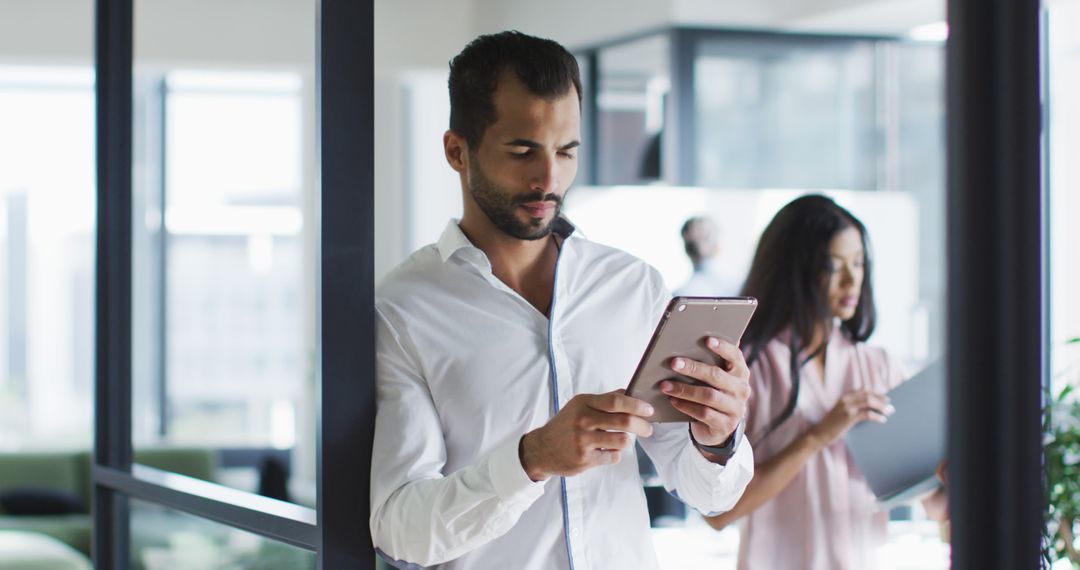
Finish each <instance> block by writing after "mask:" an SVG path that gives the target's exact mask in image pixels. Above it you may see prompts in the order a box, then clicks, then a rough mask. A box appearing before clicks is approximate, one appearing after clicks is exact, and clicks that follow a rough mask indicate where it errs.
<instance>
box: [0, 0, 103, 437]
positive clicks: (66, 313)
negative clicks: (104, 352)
mask: <svg viewBox="0 0 1080 570" xmlns="http://www.w3.org/2000/svg"><path fill="white" fill-rule="evenodd" d="M3 12H4V9H3V7H0V18H3V17H4V16H3ZM0 125H2V126H0V451H3V450H24V449H27V448H44V447H65V448H88V447H89V445H90V442H91V439H90V438H91V433H92V431H91V429H90V428H91V412H92V405H91V394H92V393H93V374H94V358H93V347H94V342H93V338H94V337H93V327H94V325H93V318H94V313H93V303H92V299H93V291H94V233H93V230H94V196H95V195H94V93H93V72H92V71H91V69H90V67H89V64H88V62H87V63H86V64H84V65H80V66H72V65H0Z"/></svg>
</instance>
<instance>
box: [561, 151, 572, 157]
mask: <svg viewBox="0 0 1080 570" xmlns="http://www.w3.org/2000/svg"><path fill="white" fill-rule="evenodd" d="M559 156H561V157H563V158H575V155H574V153H572V152H570V151H568V150H563V151H559Z"/></svg>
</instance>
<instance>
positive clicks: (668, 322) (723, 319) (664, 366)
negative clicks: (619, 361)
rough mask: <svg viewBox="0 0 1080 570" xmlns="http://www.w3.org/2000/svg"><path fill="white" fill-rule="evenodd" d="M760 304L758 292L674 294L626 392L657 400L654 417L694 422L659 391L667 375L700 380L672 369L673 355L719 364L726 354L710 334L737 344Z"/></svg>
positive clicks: (652, 419)
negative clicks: (710, 342) (747, 294)
mask: <svg viewBox="0 0 1080 570" xmlns="http://www.w3.org/2000/svg"><path fill="white" fill-rule="evenodd" d="M755 309H757V299H754V298H753V297H675V298H674V299H672V300H671V302H670V303H668V306H667V309H665V310H664V315H663V316H662V317H660V323H659V324H657V325H656V331H654V332H653V336H652V340H650V341H649V346H648V348H646V349H645V353H644V354H643V355H642V357H641V361H640V362H638V366H637V370H636V371H634V375H633V376H632V377H631V378H630V384H629V385H628V386H627V387H626V395H627V396H633V397H635V398H639V399H641V400H645V401H646V402H648V403H650V404H652V407H653V410H655V411H654V413H653V416H652V417H651V418H649V421H651V422H687V421H693V418H691V417H690V416H687V415H686V414H684V413H682V412H680V411H679V410H676V409H675V407H674V406H672V405H671V401H670V400H669V398H670V396H668V395H667V394H664V393H663V392H661V391H660V382H661V381H663V380H677V381H682V382H687V383H690V384H694V383H700V382H698V381H697V380H694V379H693V378H690V377H689V376H682V375H680V374H679V373H677V372H675V371H674V370H672V369H671V360H672V359H673V358H676V357H680V356H681V357H684V358H689V359H691V360H697V361H700V362H706V363H713V364H720V363H721V360H722V359H721V358H720V357H719V356H717V355H716V353H714V352H713V351H712V350H710V349H709V347H707V346H705V339H706V338H707V337H710V336H711V337H716V338H718V339H720V340H724V341H727V342H730V343H731V344H735V345H737V344H738V343H739V339H740V338H742V334H743V331H745V330H746V325H747V324H748V323H749V322H750V316H751V315H753V314H754V310H755Z"/></svg>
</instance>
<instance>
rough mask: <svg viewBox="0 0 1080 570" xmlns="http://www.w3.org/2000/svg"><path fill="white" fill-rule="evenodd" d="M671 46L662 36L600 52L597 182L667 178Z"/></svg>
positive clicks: (612, 182)
mask: <svg viewBox="0 0 1080 570" xmlns="http://www.w3.org/2000/svg"><path fill="white" fill-rule="evenodd" d="M669 43H670V42H669V40H668V37H667V36H666V35H657V36H652V37H649V38H646V39H643V40H638V41H634V42H629V43H626V44H621V45H618V46H616V47H612V48H607V49H603V50H601V51H600V52H599V54H598V58H597V59H598V67H599V69H598V75H599V85H597V86H595V88H596V107H597V117H596V120H597V129H598V132H597V136H598V137H599V141H600V144H599V145H598V148H597V152H598V155H599V156H597V157H596V161H595V163H594V164H593V168H595V169H596V175H597V183H599V184H639V183H643V182H650V181H655V180H663V179H665V172H664V169H663V166H662V164H661V163H662V158H663V155H662V152H661V150H662V149H661V142H662V138H663V129H664V123H665V119H666V117H665V115H666V113H667V105H666V101H667V95H668V93H669V92H670V91H671V74H670V71H669V69H668V67H669V63H668V58H669ZM590 87H592V86H590Z"/></svg>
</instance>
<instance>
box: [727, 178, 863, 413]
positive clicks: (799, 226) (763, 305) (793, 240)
mask: <svg viewBox="0 0 1080 570" xmlns="http://www.w3.org/2000/svg"><path fill="white" fill-rule="evenodd" d="M851 227H854V228H856V229H857V230H859V235H860V236H861V237H862V245H863V251H864V254H865V257H864V264H863V281H862V289H861V290H860V292H859V293H860V294H859V304H858V306H857V307H856V308H855V314H854V316H852V317H851V318H850V319H848V320H846V321H844V322H843V324H842V325H841V329H842V330H843V331H844V333H845V334H847V335H848V336H849V337H850V338H851V339H853V340H855V341H865V340H866V339H867V338H869V337H870V334H871V333H873V332H874V325H875V321H876V311H875V309H874V291H873V288H872V287H871V285H870V283H871V279H870V275H871V273H870V272H871V268H872V265H871V263H870V247H869V240H868V238H867V235H866V227H865V226H863V224H862V222H860V221H859V220H858V218H856V217H855V216H853V215H852V214H851V212H848V211H847V210H845V209H844V208H841V207H840V206H839V205H837V203H836V202H834V201H832V199H830V198H827V197H825V196H821V195H817V194H812V195H807V196H802V197H800V198H797V199H795V200H793V201H791V202H790V203H788V204H787V205H786V206H784V207H783V208H782V209H781V210H780V211H779V212H777V214H776V216H775V217H774V218H773V219H772V221H771V222H769V225H768V226H767V227H766V228H765V231H764V232H763V233H762V234H761V240H760V241H759V242H758V246H757V251H756V252H755V253H754V261H753V263H752V264H751V265H750V273H749V275H748V276H747V277H746V283H745V284H744V285H743V290H742V294H743V295H747V296H750V297H757V299H758V310H757V313H756V314H755V315H754V318H753V319H751V321H750V325H749V326H748V327H747V328H746V332H745V333H744V334H743V340H742V345H743V347H744V349H746V351H747V354H748V356H747V359H746V361H747V364H753V363H754V362H755V361H756V360H757V359H758V357H760V356H761V353H762V351H763V350H764V349H765V346H766V345H767V344H768V343H769V341H771V340H772V339H774V338H776V337H777V336H778V335H780V334H781V333H783V332H784V331H786V330H790V338H789V339H788V343H789V348H790V349H791V362H790V366H791V397H790V398H789V399H788V402H787V405H786V406H785V407H784V409H783V411H781V412H780V414H779V415H778V416H776V417H775V418H773V420H772V422H771V423H770V424H769V429H768V431H769V432H771V431H773V430H775V429H776V428H777V427H779V426H780V424H782V423H784V421H785V420H787V419H788V418H789V417H791V414H792V413H793V412H794V411H795V405H796V403H797V401H798V399H799V384H800V382H799V369H800V368H802V365H803V364H805V363H806V362H807V361H809V360H810V359H811V358H813V356H814V355H808V356H807V357H806V358H804V359H803V360H802V361H801V362H800V361H799V355H800V354H801V353H802V352H803V351H804V350H807V349H809V348H810V347H809V346H808V345H809V344H810V342H812V341H813V338H814V331H815V329H816V328H817V327H818V326H821V325H824V326H827V327H828V326H829V321H830V320H831V318H832V316H831V312H830V309H829V299H828V293H829V291H828V279H826V276H827V275H828V274H829V272H830V269H831V261H830V259H829V242H831V241H832V239H833V237H835V236H836V234H838V233H839V232H841V231H842V230H845V229H847V228H851ZM826 330H828V329H826ZM823 347H824V344H822V346H821V347H817V348H818V349H819V350H820V349H821V348H823Z"/></svg>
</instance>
